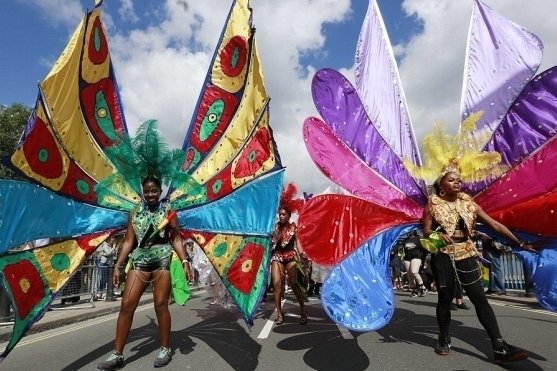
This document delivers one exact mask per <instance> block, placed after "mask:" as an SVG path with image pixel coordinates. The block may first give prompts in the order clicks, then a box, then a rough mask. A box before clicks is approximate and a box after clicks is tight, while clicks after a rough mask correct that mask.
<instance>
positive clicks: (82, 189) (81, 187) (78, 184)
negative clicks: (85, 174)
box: [75, 179, 91, 195]
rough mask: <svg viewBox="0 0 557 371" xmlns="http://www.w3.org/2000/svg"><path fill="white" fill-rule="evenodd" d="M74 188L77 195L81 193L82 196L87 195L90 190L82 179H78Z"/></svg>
mask: <svg viewBox="0 0 557 371" xmlns="http://www.w3.org/2000/svg"><path fill="white" fill-rule="evenodd" d="M75 188H76V189H77V191H78V192H79V193H81V194H82V195H87V194H89V191H90V190H91V187H89V183H87V182H86V181H85V180H83V179H79V180H77V181H76V182H75Z"/></svg>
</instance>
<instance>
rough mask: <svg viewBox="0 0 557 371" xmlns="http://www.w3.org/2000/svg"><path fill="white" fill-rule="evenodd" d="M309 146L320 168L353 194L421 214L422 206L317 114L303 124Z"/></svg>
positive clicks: (386, 205) (387, 205)
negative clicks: (357, 151)
mask: <svg viewBox="0 0 557 371" xmlns="http://www.w3.org/2000/svg"><path fill="white" fill-rule="evenodd" d="M303 133H304V142H305V144H306V148H307V150H308V152H309V154H310V156H311V158H312V160H313V162H314V163H315V164H316V165H317V166H318V167H319V169H320V170H321V172H323V174H325V176H327V177H328V178H329V179H331V180H332V181H333V182H335V183H336V184H338V185H340V186H341V187H343V188H344V189H346V190H347V191H349V192H350V193H351V194H353V195H355V196H358V197H360V198H363V199H365V200H367V201H369V202H373V203H376V204H377V205H380V206H384V207H387V208H389V209H391V210H398V211H400V210H402V211H404V212H405V213H406V214H408V215H411V216H413V217H416V218H419V217H421V215H422V212H423V207H422V206H420V205H418V204H417V203H416V202H415V201H414V200H413V199H411V198H409V197H408V196H406V195H405V194H404V193H403V192H402V191H401V190H400V189H398V188H397V187H395V186H393V185H392V184H391V183H390V182H388V181H387V180H386V179H385V178H383V177H382V176H381V175H380V174H378V173H377V172H376V171H375V170H374V169H372V168H371V167H370V166H368V165H367V164H366V163H365V162H364V161H363V160H362V159H361V158H360V157H358V156H357V155H356V154H354V152H352V150H351V149H350V148H349V147H348V146H347V144H346V143H344V142H342V141H341V140H340V139H339V138H337V136H336V135H335V134H334V132H333V131H332V130H331V128H330V127H329V126H328V125H327V124H325V123H324V122H323V121H321V120H319V119H318V118H315V117H310V118H307V119H306V120H305V121H304V126H303Z"/></svg>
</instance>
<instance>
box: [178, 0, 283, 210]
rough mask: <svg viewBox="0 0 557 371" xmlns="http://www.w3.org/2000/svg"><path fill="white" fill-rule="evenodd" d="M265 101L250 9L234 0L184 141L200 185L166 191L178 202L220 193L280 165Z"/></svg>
mask: <svg viewBox="0 0 557 371" xmlns="http://www.w3.org/2000/svg"><path fill="white" fill-rule="evenodd" d="M268 103H269V97H268V95H267V92H266V91H265V86H264V82H263V74H262V70H261V66H260V63H259V56H258V54H257V47H256V43H255V36H254V29H253V28H252V27H251V9H250V8H249V7H248V1H247V0H239V1H235V2H234V4H233V5H232V8H231V11H230V14H229V18H228V21H227V23H226V25H225V27H224V30H223V33H222V36H221V41H220V43H219V45H218V47H217V50H216V52H215V56H214V59H213V64H212V66H211V68H210V69H209V73H208V75H207V80H206V84H205V87H204V89H203V91H202V93H201V96H200V99H199V102H198V105H197V109H196V111H195V112H194V119H193V122H192V123H191V125H190V129H189V132H188V135H187V138H186V141H185V143H184V146H183V149H184V151H185V152H186V160H185V162H184V165H183V170H184V171H187V172H188V173H189V174H191V176H192V178H193V179H194V180H195V181H196V182H197V183H198V184H201V185H202V186H201V187H202V189H201V190H199V189H190V188H188V187H187V186H186V188H185V189H180V188H177V189H176V190H175V191H174V192H173V193H172V194H171V196H170V197H171V199H172V200H173V205H175V207H176V208H178V209H180V208H184V207H188V206H192V205H200V204H204V203H207V202H211V201H212V200H215V199H218V198H220V197H224V196H226V195H227V194H229V193H231V192H233V191H234V190H235V189H237V188H238V187H240V186H241V185H242V184H244V183H246V182H249V181H251V180H253V179H255V178H257V177H259V176H262V175H264V174H267V173H270V172H273V171H276V170H278V169H280V168H281V167H282V165H281V163H280V157H279V155H278V151H277V149H276V145H275V143H274V141H273V138H272V132H271V129H270V127H269V122H268V121H269V112H268ZM192 188H193V187H192Z"/></svg>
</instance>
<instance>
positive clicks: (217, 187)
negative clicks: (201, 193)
mask: <svg viewBox="0 0 557 371" xmlns="http://www.w3.org/2000/svg"><path fill="white" fill-rule="evenodd" d="M212 188H213V193H219V191H220V189H221V188H222V180H221V179H218V180H217V181H216V182H215V183H213V187H212Z"/></svg>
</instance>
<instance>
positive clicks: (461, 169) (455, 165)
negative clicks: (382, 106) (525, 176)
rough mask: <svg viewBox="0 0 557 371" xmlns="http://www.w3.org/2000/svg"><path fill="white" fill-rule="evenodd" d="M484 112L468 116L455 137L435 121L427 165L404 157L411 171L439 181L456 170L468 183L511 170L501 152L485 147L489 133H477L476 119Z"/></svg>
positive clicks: (427, 147)
mask: <svg viewBox="0 0 557 371" xmlns="http://www.w3.org/2000/svg"><path fill="white" fill-rule="evenodd" d="M481 116H482V112H476V113H473V114H471V115H470V116H468V118H466V120H464V121H463V122H462V123H461V125H460V128H459V131H458V133H457V134H456V135H455V136H454V138H452V140H451V137H450V136H449V135H448V134H446V132H445V130H444V128H443V127H442V126H441V125H440V124H437V123H436V124H435V125H434V127H433V130H432V132H431V133H430V134H428V135H426V136H425V137H424V140H423V149H424V152H425V156H424V158H425V163H426V164H425V165H424V166H422V167H420V166H416V165H414V164H413V163H412V162H411V161H409V160H404V165H405V166H406V168H407V169H408V172H409V173H410V174H411V175H412V176H414V177H416V178H419V179H425V180H428V181H433V180H439V179H440V178H441V177H442V176H444V175H445V174H447V173H449V172H456V173H459V174H460V177H461V179H462V180H463V181H465V182H477V181H480V180H483V179H487V178H492V177H495V176H500V175H502V174H504V173H505V172H506V171H507V170H508V169H507V167H505V166H502V165H500V162H501V155H500V154H499V153H497V152H486V151H482V150H481V149H482V148H483V147H484V146H485V143H487V141H488V140H489V137H488V136H487V134H486V133H483V132H475V129H476V122H477V121H478V120H479V119H480V117H481Z"/></svg>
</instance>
